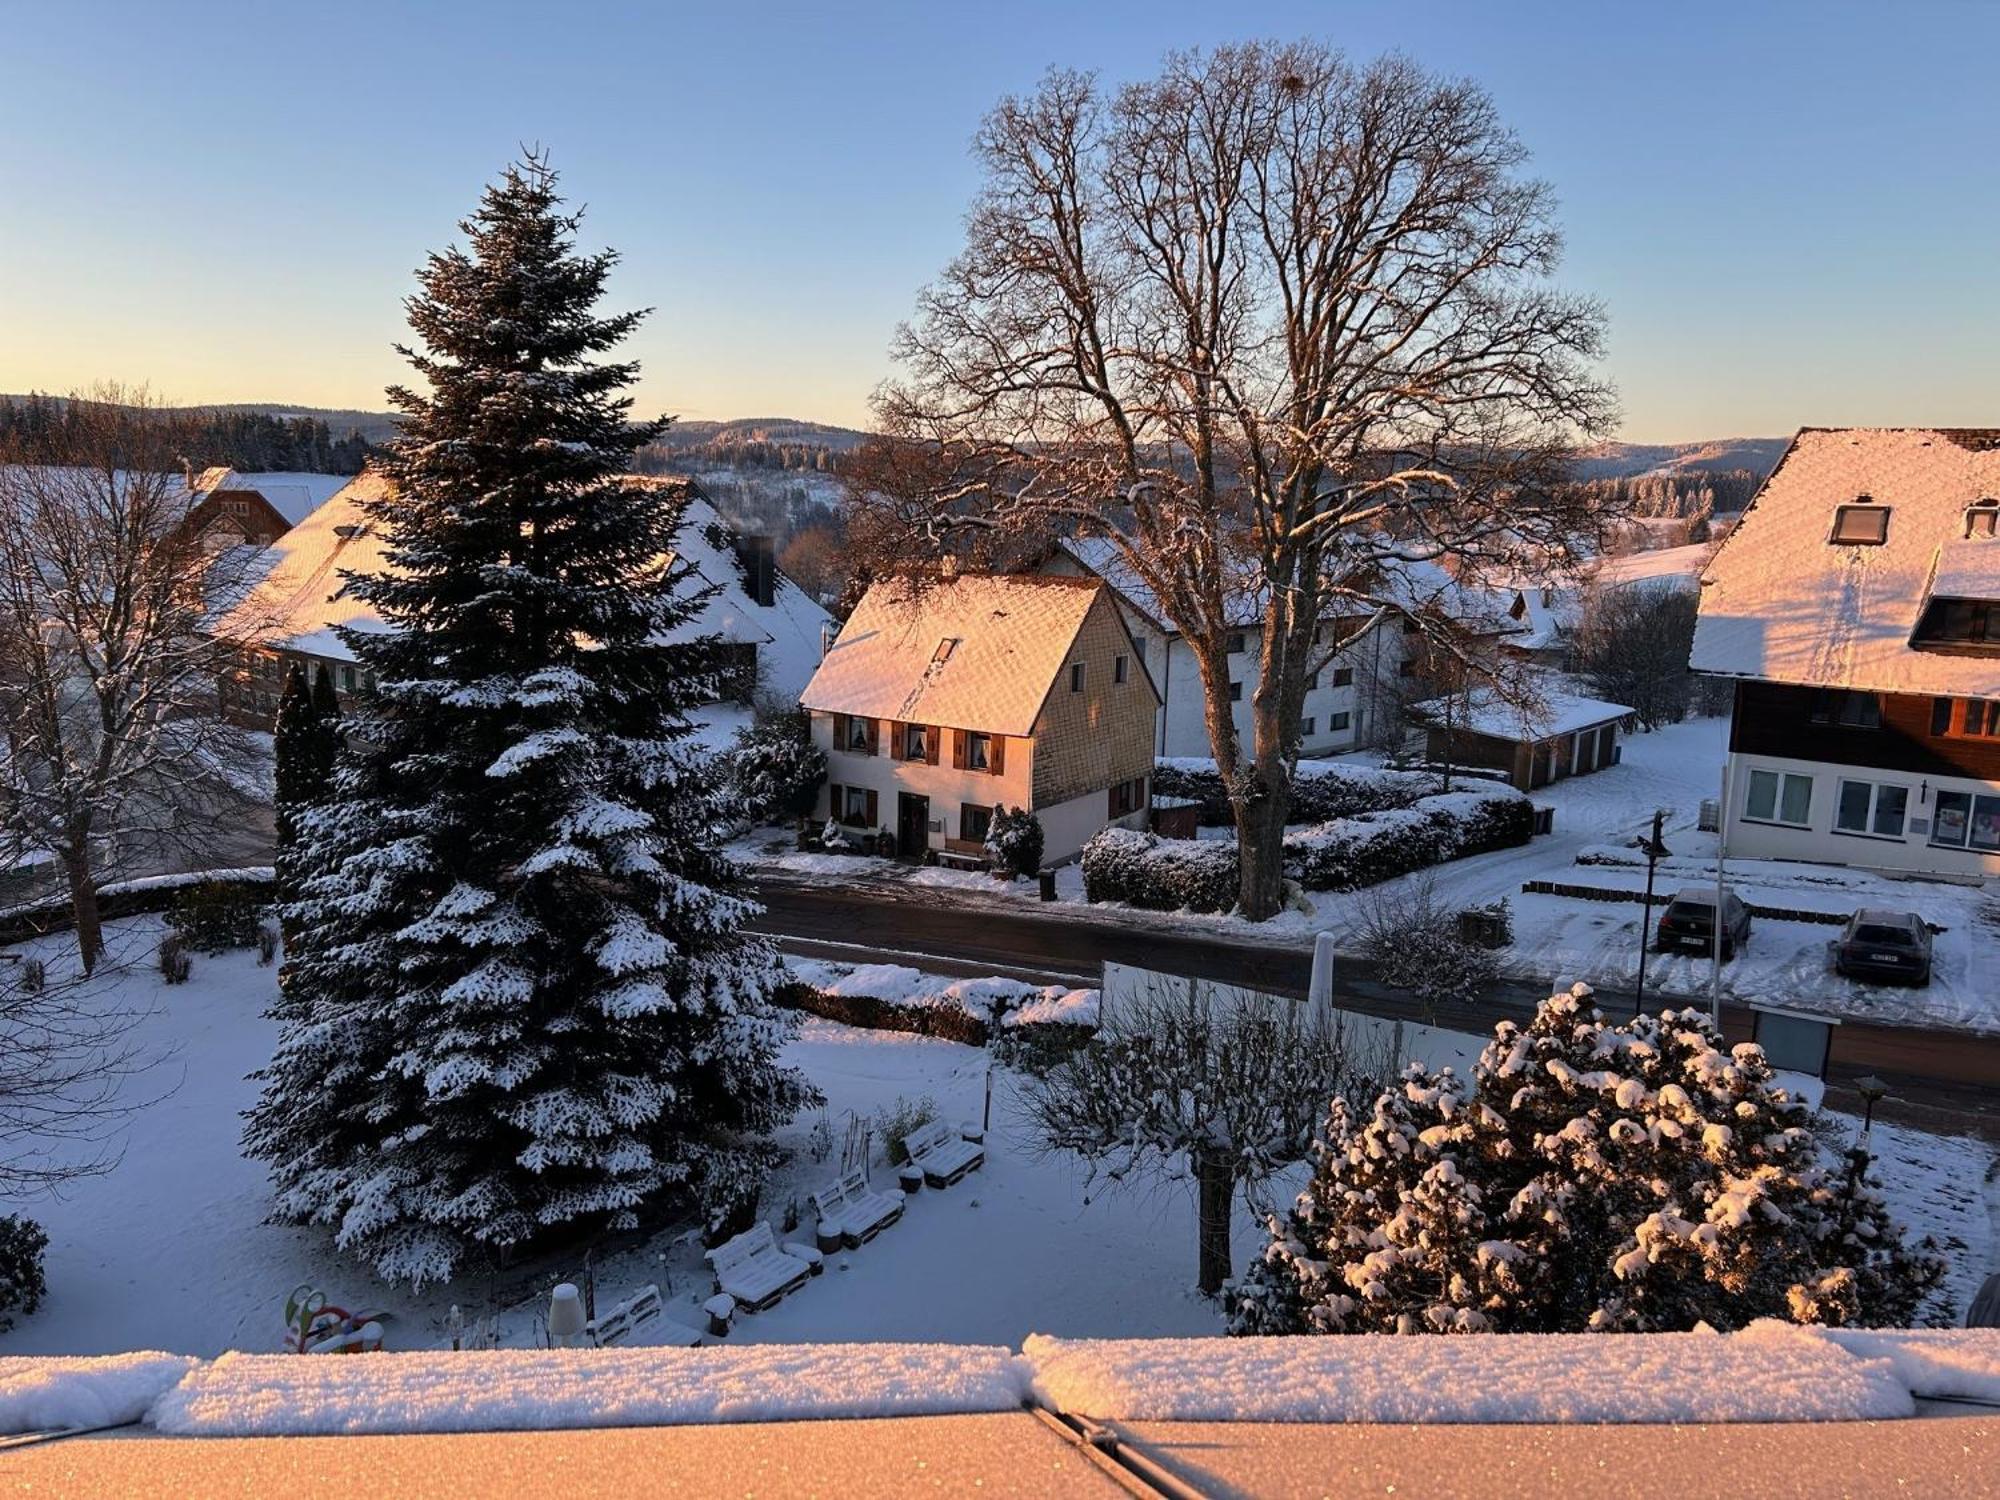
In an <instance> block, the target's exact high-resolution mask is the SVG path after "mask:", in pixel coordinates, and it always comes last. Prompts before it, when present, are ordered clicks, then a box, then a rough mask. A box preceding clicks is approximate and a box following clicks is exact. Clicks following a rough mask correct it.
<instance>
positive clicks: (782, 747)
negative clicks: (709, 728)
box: [729, 709, 826, 823]
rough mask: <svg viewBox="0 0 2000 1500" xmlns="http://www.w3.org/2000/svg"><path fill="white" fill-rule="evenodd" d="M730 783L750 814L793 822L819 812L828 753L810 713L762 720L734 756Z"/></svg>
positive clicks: (731, 754)
mask: <svg viewBox="0 0 2000 1500" xmlns="http://www.w3.org/2000/svg"><path fill="white" fill-rule="evenodd" d="M729 782H730V786H731V789H732V790H733V791H734V792H735V794H736V798H737V801H738V802H739V804H740V805H741V810H742V812H743V814H744V816H746V817H749V818H754V819H756V820H758V821H759V822H764V823H783V822H789V821H790V820H792V819H793V818H802V817H804V816H805V815H806V814H807V813H809V812H811V811H812V810H813V804H814V803H815V802H817V801H818V800H819V789H820V788H821V787H823V786H825V785H826V755H825V753H824V752H823V751H822V750H821V749H820V748H819V746H817V745H815V744H814V743H813V740H812V718H811V716H810V715H809V714H807V713H806V711H805V710H804V709H794V710H791V711H789V712H786V713H774V714H766V715H761V716H759V717H758V718H757V719H756V721H755V722H753V723H752V724H750V725H749V726H748V727H747V728H745V729H744V731H743V732H742V733H741V734H739V735H738V736H737V737H736V744H735V745H734V746H733V747H732V748H731V750H730V752H729Z"/></svg>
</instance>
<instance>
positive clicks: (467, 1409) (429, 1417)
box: [152, 1344, 1026, 1437]
mask: <svg viewBox="0 0 2000 1500" xmlns="http://www.w3.org/2000/svg"><path fill="white" fill-rule="evenodd" d="M1025 1392H1026V1372H1025V1370H1024V1369H1023V1368H1022V1366H1021V1362H1020V1359H1019V1358H1018V1356H1016V1355H1014V1354H1013V1353H1011V1352H1010V1351H1008V1350H1006V1349H999V1348H990V1347H980V1346H976V1345H971V1346H967V1345H949V1344H791V1345H785V1344H763V1345H748V1346H743V1347H737V1348H704V1349H561V1350H539V1349H537V1350H495V1351H488V1352H480V1353H463V1354H444V1353H438V1354H381V1355H362V1356H350V1357H344V1358H334V1357H328V1358H324V1359H315V1358H311V1357H300V1356H298V1355H284V1354H225V1355H224V1356H222V1358H220V1359H218V1360H216V1361H215V1362H214V1363H213V1364H209V1365H205V1366H203V1367H202V1368H201V1369H199V1370H196V1371H194V1372H193V1373H192V1374H190V1375H189V1376H188V1378H187V1379H186V1380H184V1381H183V1382H182V1383H181V1384H180V1385H179V1386H178V1387H177V1388H175V1389H174V1390H172V1391H170V1392H168V1393H167V1395H166V1396H165V1397H163V1398H162V1399H161V1400H160V1402H159V1404H158V1406H156V1407H155V1408H154V1412H153V1418H152V1420H153V1425H154V1426H156V1427H157V1428H159V1430H160V1431H161V1432H164V1433H170V1434H174V1435H177V1436H183V1437H298V1436H308V1435H313V1434H357V1433H372V1434H382V1433H405V1432H501V1431H510V1432H523V1431H542V1430H551V1429H559V1428H576V1427H660V1426H682V1425H687V1424H692V1423H715V1422H787V1421H817V1420H822V1419H828V1418H845V1417H914V1416H938V1415H943V1414H950V1413H963V1412H1000V1411H1016V1410H1018V1409H1019V1408H1020V1405H1021V1401H1022V1398H1023V1396H1024V1395H1025Z"/></svg>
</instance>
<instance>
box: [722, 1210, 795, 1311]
mask: <svg viewBox="0 0 2000 1500" xmlns="http://www.w3.org/2000/svg"><path fill="white" fill-rule="evenodd" d="M707 1260H708V1263H709V1264H710V1265H711V1266H713V1267H714V1268H715V1289H716V1290H717V1291H718V1292H727V1293H728V1294H729V1295H730V1296H732V1297H734V1298H735V1299H736V1304H737V1306H739V1307H741V1308H743V1309H744V1310H746V1311H748V1312H761V1311H763V1309H765V1308H767V1307H770V1306H772V1305H773V1304H775V1303H776V1302H777V1301H778V1299H779V1298H780V1297H783V1296H784V1295H785V1293H787V1292H791V1291H796V1290H797V1289H798V1288H799V1287H802V1286H804V1285H805V1284H806V1280H807V1278H808V1277H810V1276H811V1275H812V1267H811V1266H810V1265H808V1264H807V1263H806V1262H805V1261H804V1260H802V1259H800V1258H799V1257H798V1256H796V1255H787V1254H786V1253H785V1252H784V1251H783V1250H781V1249H780V1248H779V1247H778V1239H777V1236H776V1235H774V1234H772V1233H771V1226H770V1225H769V1224H766V1223H760V1224H758V1225H756V1226H755V1227H754V1228H751V1229H746V1230H744V1231H743V1233H741V1234H739V1235H737V1236H736V1238H735V1239H733V1240H724V1241H723V1242H722V1243H721V1244H719V1245H717V1246H716V1247H715V1248H714V1249H713V1250H711V1251H709V1252H708V1256H707Z"/></svg>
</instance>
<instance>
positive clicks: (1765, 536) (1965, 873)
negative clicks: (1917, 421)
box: [1692, 428, 2000, 877]
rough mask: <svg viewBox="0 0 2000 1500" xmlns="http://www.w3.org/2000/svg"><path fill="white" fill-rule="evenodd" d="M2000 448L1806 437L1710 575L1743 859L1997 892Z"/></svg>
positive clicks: (1709, 664)
mask: <svg viewBox="0 0 2000 1500" xmlns="http://www.w3.org/2000/svg"><path fill="white" fill-rule="evenodd" d="M1996 531H2000V432H1995V431H1984V430H1981V431H1966V430H1938V431H1931V430H1923V429H1915V428H1898V429H1831V430H1823V429H1807V430H1805V431H1802V432H1800V433H1799V434H1798V436H1797V437H1796V438H1794V439H1793V441H1792V445H1791V447H1790V448H1789V449H1787V450H1786V453H1785V456H1784V457H1783V458H1782V459H1781V460H1780V461H1779V463H1778V467H1777V468H1776V469H1775V470H1774V471H1773V472H1772V474H1771V477H1770V478H1769V479H1767V480H1766V481H1765V482H1764V486H1763V488H1762V489H1761V490H1759V491H1758V493H1757V495H1756V497H1755V498H1754V499H1753V500H1752V501H1751V503H1750V506H1749V508H1748V510H1746V511H1745V512H1744V516H1743V519H1742V521H1741V522H1740V523H1739V524H1738V526H1737V528H1736V529H1735V531H1734V532H1733V533H1732V534H1731V535H1730V537H1729V539H1728V540H1727V541H1725V542H1724V543H1723V545H1722V547H1721V550H1720V551H1718V552H1717V554H1716V556H1715V559H1714V561H1713V562H1712V563H1711V564H1710V566H1709V569H1708V573H1707V576H1706V578H1705V580H1704V585H1703V592H1702V601H1701V616H1700V620H1699V622H1698V624H1697V626H1696V629H1695V639H1694V651H1693V656H1692V665H1693V667H1694V669H1695V670H1696V671H1699V672H1705V673H1710V674H1712V675H1715V676H1719V677H1731V678H1734V679H1736V702H1735V713H1734V716H1733V718H1732V720H1731V724H1730V735H1729V783H1728V784H1729V800H1728V813H1727V819H1728V821H1727V825H1726V830H1727V837H1728V848H1729V852H1730V853H1731V854H1736V855H1749V856H1754V857H1759V858H1776V859H1804V860H1816V861H1824V862H1828V863H1835V864H1848V865H1858V866H1864V867H1870V868H1878V869H1883V870H1907V871H1913V872H1919V873H1923V874H1927V875H1942V876H1962V877H1981V876H1991V875H2000V535H1997V534H1996Z"/></svg>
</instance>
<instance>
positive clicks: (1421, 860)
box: [1285, 786, 1535, 891]
mask: <svg viewBox="0 0 2000 1500" xmlns="http://www.w3.org/2000/svg"><path fill="white" fill-rule="evenodd" d="M1534 831H1535V814H1534V808H1533V807H1532V806H1531V805H1530V803H1529V801H1528V799H1527V798H1526V797H1524V796H1522V795H1521V794H1520V793H1519V792H1517V791H1515V790H1513V788H1511V787H1498V786H1495V787H1482V788H1480V789H1479V790H1477V791H1460V792H1443V793H1439V794H1437V795H1435V796H1429V797H1425V798H1422V799H1421V800H1419V801H1417V802H1414V803H1411V804H1410V805H1409V806H1407V807H1401V808H1393V809H1390V810H1388V811H1385V812H1370V813H1358V814H1356V815H1355V816H1354V817H1351V818H1345V819H1342V820H1340V821H1338V822H1332V823H1322V824H1320V825H1318V826H1317V827H1314V828H1304V829H1299V830H1296V831H1294V832H1290V833H1287V834H1286V835H1285V873H1286V874H1288V875H1290V876H1291V877H1292V878H1293V879H1295V880H1297V881H1298V883H1299V884H1300V885H1302V886H1304V887H1305V888H1306V889H1307V890H1309V891H1353V890H1359V889H1360V888H1361V887H1363V886H1369V885H1379V884H1380V883H1381V882H1382V881H1385V880H1391V879H1393V878H1395V877H1396V876H1398V875H1407V874H1409V873H1410V872H1411V871H1412V870H1423V869H1428V868H1429V867H1430V866H1432V865H1439V864H1443V863H1444V862H1445V861H1447V860H1453V859H1464V858H1466V857H1467V856H1468V855H1473V854H1486V853H1489V852H1491V851H1492V850H1495V849H1511V848H1514V847H1516V846H1517V845H1521V844H1525V843H1527V842H1528V840H1529V839H1530V838H1532V837H1533V836H1534Z"/></svg>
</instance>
